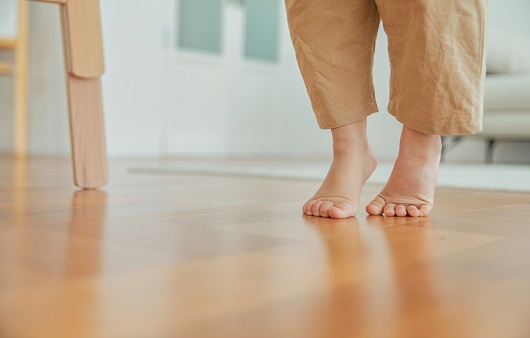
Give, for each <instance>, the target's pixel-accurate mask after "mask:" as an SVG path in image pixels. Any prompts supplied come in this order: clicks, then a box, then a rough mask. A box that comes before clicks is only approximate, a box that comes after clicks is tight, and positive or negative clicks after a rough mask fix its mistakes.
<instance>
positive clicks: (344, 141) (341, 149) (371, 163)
mask: <svg viewBox="0 0 530 338" xmlns="http://www.w3.org/2000/svg"><path fill="white" fill-rule="evenodd" d="M332 133H333V163H332V164H331V167H330V169H329V172H328V174H327V176H326V178H325V180H324V182H323V183H322V186H321V187H320V189H318V191H317V192H316V194H315V196H313V197H312V198H311V199H310V200H309V201H307V202H306V203H305V204H304V206H303V207H302V211H303V212H304V214H306V215H309V216H320V217H331V218H346V217H351V216H355V214H356V213H357V210H358V209H359V197H360V195H361V190H362V188H363V186H364V183H365V182H366V180H367V179H368V178H369V177H370V175H372V173H373V172H374V170H375V167H376V166H377V161H376V159H375V156H374V154H373V152H372V149H371V148H370V146H369V145H368V139H367V136H366V119H364V120H361V121H359V122H355V123H352V124H348V125H346V126H343V127H340V128H336V129H332Z"/></svg>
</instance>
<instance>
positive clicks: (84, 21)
mask: <svg viewBox="0 0 530 338" xmlns="http://www.w3.org/2000/svg"><path fill="white" fill-rule="evenodd" d="M61 20H62V22H63V31H64V35H63V36H64V39H63V41H64V45H65V51H66V60H65V61H66V64H67V70H68V72H69V73H71V74H73V75H75V76H77V77H80V78H98V77H100V76H101V75H102V74H103V73H104V68H105V66H104V58H103V38H102V33H101V18H100V10H99V0H68V2H67V3H66V5H64V6H61Z"/></svg>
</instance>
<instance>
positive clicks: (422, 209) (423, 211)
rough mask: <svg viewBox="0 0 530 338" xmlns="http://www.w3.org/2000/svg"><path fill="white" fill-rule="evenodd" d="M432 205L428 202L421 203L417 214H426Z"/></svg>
mask: <svg viewBox="0 0 530 338" xmlns="http://www.w3.org/2000/svg"><path fill="white" fill-rule="evenodd" d="M431 209H432V206H430V205H428V204H422V205H421V206H420V209H419V213H420V214H419V216H427V215H428V214H429V213H430V212H431Z"/></svg>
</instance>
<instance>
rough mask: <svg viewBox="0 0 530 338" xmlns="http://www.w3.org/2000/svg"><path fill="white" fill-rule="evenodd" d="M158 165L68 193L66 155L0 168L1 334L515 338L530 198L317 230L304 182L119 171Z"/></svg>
mask: <svg viewBox="0 0 530 338" xmlns="http://www.w3.org/2000/svg"><path fill="white" fill-rule="evenodd" d="M180 161H182V160H180ZM157 163H158V161H156V160H155V161H150V160H137V161H116V160H115V161H111V166H110V171H111V174H112V175H113V180H112V181H111V183H110V185H109V186H108V187H107V189H106V190H77V191H74V190H72V189H71V187H70V185H69V184H68V182H66V180H65V177H68V176H69V175H71V172H70V170H69V169H70V164H69V160H68V159H67V158H49V157H41V158H37V157H33V158H31V157H30V158H29V159H27V160H20V159H18V160H15V159H14V158H12V157H9V156H0V337H39V338H48V337H50V338H51V337H54V338H55V337H69V338H70V337H71V338H76V337H91V338H99V337H104V338H106V337H109V338H110V337H132V338H136V337H194V338H195V337H198V338H201V337H205V338H218V337H227V338H228V337H230V338H232V337H253V338H254V337H258V338H261V337H263V338H265V337H267V338H268V337H286V338H287V337H289V338H293V337H294V338H298V337H300V338H306V337H309V338H312V337H315V338H316V337H325V338H329V337H332V338H334V337H338V338H342V337H363V338H364V337H369V338H371V337H374V338H386V337H396V338H399V337H403V338H405V337H406V338H416V337H417V338H420V337H421V338H424V337H429V338H430V337H435V338H438V337H440V338H442V337H443V338H445V337H448V338H449V337H450V338H454V337H466V338H490V337H491V338H498V337H503V338H505V337H506V338H527V337H529V336H530V326H528V318H529V314H530V302H528V301H527V300H528V299H530V287H529V286H530V268H529V267H530V262H529V257H530V224H529V221H528V220H529V219H530V193H504V192H486V191H466V190H453V189H439V191H438V192H437V194H436V206H435V209H434V211H433V212H432V216H431V217H429V218H385V217H382V216H368V215H367V214H366V213H365V212H364V211H361V212H360V213H359V214H358V216H357V217H356V218H349V219H345V220H332V219H323V218H316V217H310V216H304V215H302V214H301V205H302V204H303V202H305V199H306V198H308V197H309V196H311V195H312V194H313V193H314V191H315V189H316V188H317V187H318V184H319V182H316V181H301V180H300V181H290V180H285V179H260V178H248V177H247V178H245V177H227V176H219V177H218V176H213V175H209V176H200V175H155V174H134V173H131V172H130V171H129V168H131V167H137V166H138V165H140V164H141V165H142V166H149V165H151V166H156V165H157ZM211 164H212V165H216V162H214V161H212V163H211ZM168 165H170V164H168ZM380 189H381V186H373V185H368V186H366V187H365V189H364V192H363V195H362V196H361V202H362V204H363V205H364V204H366V203H368V202H369V201H370V199H371V198H372V197H373V196H374V195H375V194H377V192H378V191H379V190H380Z"/></svg>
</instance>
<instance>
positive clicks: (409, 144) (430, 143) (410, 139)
mask: <svg viewBox="0 0 530 338" xmlns="http://www.w3.org/2000/svg"><path fill="white" fill-rule="evenodd" d="M399 149H400V153H402V151H404V152H406V153H412V154H414V155H433V154H440V153H441V151H442V138H441V136H440V135H431V134H424V133H421V132H418V131H415V130H412V129H410V128H407V127H405V126H403V131H402V132H401V139H400V142H399Z"/></svg>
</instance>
